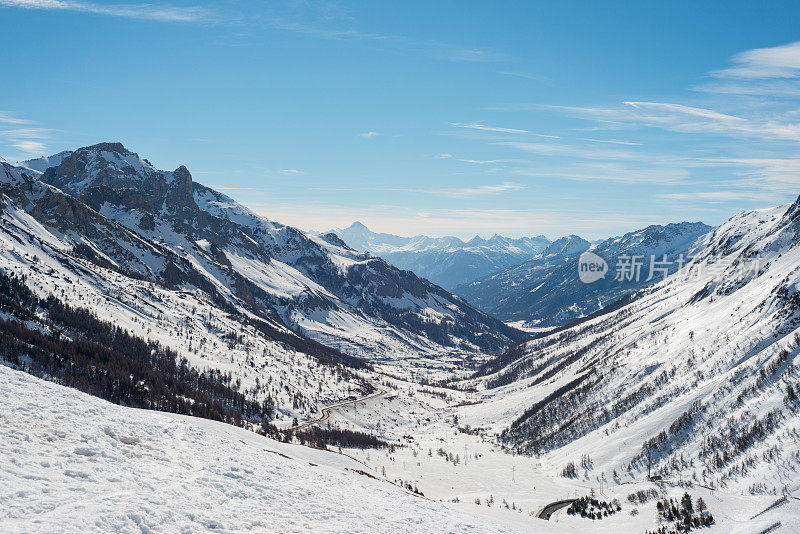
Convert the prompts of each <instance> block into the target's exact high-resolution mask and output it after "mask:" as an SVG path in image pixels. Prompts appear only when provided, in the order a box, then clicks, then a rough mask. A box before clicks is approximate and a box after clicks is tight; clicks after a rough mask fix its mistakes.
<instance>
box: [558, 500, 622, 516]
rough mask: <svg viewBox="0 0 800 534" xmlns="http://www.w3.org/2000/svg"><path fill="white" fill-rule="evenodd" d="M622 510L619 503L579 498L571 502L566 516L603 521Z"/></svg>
mask: <svg viewBox="0 0 800 534" xmlns="http://www.w3.org/2000/svg"><path fill="white" fill-rule="evenodd" d="M620 510H622V506H620V504H619V501H617V500H616V499H614V500H613V501H612V502H606V501H599V500H597V499H595V498H594V497H581V498H579V499H575V500H574V501H572V504H570V505H569V508H567V514H568V515H579V516H581V517H585V518H587V519H603V518H604V517H608V516H610V515H614V514H615V513H617V512H619V511H620Z"/></svg>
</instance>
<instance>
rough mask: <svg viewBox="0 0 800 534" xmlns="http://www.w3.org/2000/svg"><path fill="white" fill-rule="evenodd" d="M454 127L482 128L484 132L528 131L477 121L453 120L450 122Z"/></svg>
mask: <svg viewBox="0 0 800 534" xmlns="http://www.w3.org/2000/svg"><path fill="white" fill-rule="evenodd" d="M450 125H451V126H454V127H455V128H469V129H471V130H482V131H486V132H501V133H530V132H528V130H518V129H516V128H501V127H499V126H485V125H483V124H481V123H479V122H472V123H460V122H453V123H451V124H450Z"/></svg>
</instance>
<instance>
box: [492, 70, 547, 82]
mask: <svg viewBox="0 0 800 534" xmlns="http://www.w3.org/2000/svg"><path fill="white" fill-rule="evenodd" d="M500 74H502V75H504V76H513V77H515V78H524V79H526V80H533V81H536V82H542V83H552V80H551V79H550V78H548V77H547V76H542V75H540V74H531V73H529V72H522V71H501V72H500Z"/></svg>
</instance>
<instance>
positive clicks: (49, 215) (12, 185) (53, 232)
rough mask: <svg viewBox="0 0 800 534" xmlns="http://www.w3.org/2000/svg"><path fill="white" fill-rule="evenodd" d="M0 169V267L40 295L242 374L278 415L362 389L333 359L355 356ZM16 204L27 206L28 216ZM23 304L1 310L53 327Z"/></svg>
mask: <svg viewBox="0 0 800 534" xmlns="http://www.w3.org/2000/svg"><path fill="white" fill-rule="evenodd" d="M0 171H1V172H2V173H1V174H0V191H2V194H3V206H2V210H0V270H1V271H2V274H4V275H9V276H16V277H17V279H18V280H20V281H22V282H23V283H24V285H25V286H27V287H28V288H29V289H30V290H31V291H33V293H34V295H36V296H37V297H38V298H41V299H47V298H48V297H50V296H52V297H54V298H56V299H58V301H60V302H63V303H64V304H66V305H69V306H73V307H76V308H80V309H83V310H87V311H89V312H91V313H93V314H95V315H96V316H97V317H99V318H100V319H102V320H106V321H110V322H111V323H112V324H113V325H115V326H117V327H119V328H121V329H123V330H124V331H126V332H129V333H130V334H132V335H136V336H139V337H141V338H142V339H145V340H152V341H155V342H158V343H160V344H162V345H163V346H165V347H168V348H170V349H171V350H173V351H175V353H176V355H177V357H179V358H186V360H187V361H188V363H189V365H190V366H192V367H193V368H195V369H198V370H200V371H214V372H218V373H221V374H222V375H229V376H232V377H233V380H234V381H236V380H237V379H238V381H239V383H240V384H241V391H242V392H245V393H246V394H247V395H248V397H249V398H253V399H255V400H257V401H258V402H262V401H264V400H265V399H267V398H271V399H272V400H273V401H274V404H275V406H276V408H277V410H278V412H277V416H278V419H279V420H280V419H288V420H291V418H292V417H294V416H300V417H304V416H306V415H308V414H310V413H313V412H315V411H316V410H317V409H318V407H319V405H320V404H322V403H327V402H331V401H333V400H338V399H342V398H347V397H349V396H350V395H357V394H359V392H360V391H362V390H363V388H364V387H365V384H364V382H363V380H362V379H360V378H358V377H357V376H355V375H354V374H353V373H352V372H351V371H350V370H349V369H347V368H344V367H342V366H341V365H338V364H336V363H334V362H336V361H344V362H345V363H348V362H349V360H347V359H342V358H340V356H341V355H338V354H337V353H336V352H335V351H332V350H330V349H326V348H325V347H322V346H320V345H317V344H314V343H313V342H309V340H307V339H304V338H303V337H302V336H301V335H298V334H296V333H294V332H292V331H291V330H289V329H288V328H286V327H285V326H284V325H283V324H282V323H281V322H280V321H279V320H275V319H271V318H270V317H269V316H268V315H266V314H259V313H256V311H252V310H249V309H248V308H247V307H246V306H245V305H244V304H243V303H241V302H239V301H237V300H236V299H234V298H233V297H232V295H231V294H230V292H227V291H228V290H227V289H226V288H225V287H224V286H222V285H219V286H214V285H211V284H210V283H208V284H206V285H204V286H203V289H201V288H200V287H197V286H194V285H192V284H191V282H183V283H178V282H177V281H179V280H180V279H181V277H183V278H184V279H186V280H193V279H196V280H203V278H202V277H200V276H199V275H198V274H197V271H196V270H194V269H193V266H192V264H191V263H189V262H188V261H186V260H185V259H184V258H181V257H179V256H177V255H175V254H171V253H170V251H169V250H168V249H166V248H164V247H161V246H159V245H156V244H154V243H153V242H149V241H146V240H144V239H142V238H141V237H140V236H137V235H136V234H134V233H132V232H130V231H128V230H126V229H125V228H123V227H122V226H120V225H118V224H116V223H114V222H113V221H110V220H108V219H106V218H104V217H102V216H100V215H99V214H97V213H96V212H94V211H92V210H91V209H90V208H88V207H86V206H85V205H83V204H81V203H80V202H78V201H76V200H74V199H72V198H71V197H68V196H66V195H63V194H61V193H60V192H59V191H58V190H55V189H53V188H51V187H48V186H46V185H44V184H42V183H41V182H38V181H35V180H32V179H31V177H30V176H25V175H24V174H23V173H22V172H20V170H19V169H18V168H15V167H10V166H5V167H4V168H2V169H0ZM20 205H28V207H29V209H30V213H29V212H28V211H26V210H25V209H22V207H21V206H20ZM36 217H38V219H37V218H36ZM71 221H75V223H74V224H72V223H71ZM43 223H44V224H43ZM45 224H47V226H45ZM79 230H81V231H79ZM112 256H113V257H117V258H126V259H127V262H126V263H125V264H123V265H122V266H121V265H119V263H112V262H111V261H110V260H107V259H106V258H108V257H112ZM104 260H105V261H104ZM134 269H141V271H142V272H143V273H147V272H149V270H151V269H152V270H153V271H157V270H159V269H160V270H162V271H163V272H167V273H172V274H171V275H170V276H171V278H170V280H172V281H173V282H176V283H175V285H172V284H170V283H160V282H156V281H154V279H148V278H147V277H146V276H144V274H137V272H136V271H135V270H134ZM3 290H4V291H5V288H3ZM12 298H13V295H12ZM25 311H26V310H20V309H17V308H15V309H9V310H5V309H4V310H3V311H2V314H1V315H0V317H1V318H2V319H11V320H15V321H17V322H21V323H23V324H26V325H27V326H28V328H33V329H36V330H40V329H41V330H44V331H46V332H48V331H52V330H53V329H52V328H50V327H49V326H48V323H47V322H46V320H47V316H46V314H45V313H44V311H43V310H30V311H29V312H28V314H26V315H23V312H25ZM5 348H7V347H4V350H3V352H6V350H5ZM2 358H3V354H0V359H2ZM350 363H351V364H352V362H350Z"/></svg>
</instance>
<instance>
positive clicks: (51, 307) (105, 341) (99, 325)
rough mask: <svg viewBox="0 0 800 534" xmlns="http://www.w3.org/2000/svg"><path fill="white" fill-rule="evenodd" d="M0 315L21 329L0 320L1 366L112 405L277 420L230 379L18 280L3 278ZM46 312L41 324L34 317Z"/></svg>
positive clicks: (238, 420) (235, 420)
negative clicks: (43, 296)
mask: <svg viewBox="0 0 800 534" xmlns="http://www.w3.org/2000/svg"><path fill="white" fill-rule="evenodd" d="M0 309H2V310H3V311H11V312H13V314H14V316H15V317H18V318H19V320H20V321H25V323H22V322H16V321H12V320H0V360H3V361H5V362H6V363H7V364H8V365H10V366H12V367H14V368H17V369H20V370H23V371H26V372H28V373H30V374H33V375H35V376H38V377H40V378H43V379H46V380H51V381H54V382H57V383H60V384H63V385H66V386H69V387H73V388H75V389H78V390H80V391H83V392H85V393H88V394H90V395H94V396H97V397H100V398H103V399H106V400H108V401H110V402H113V403H116V404H121V405H125V406H131V407H135V408H145V409H152V410H160V411H166V412H173V413H180V414H186V415H193V416H196V417H203V418H206V419H214V420H218V421H224V422H226V423H232V424H236V425H239V426H244V425H245V424H246V422H260V421H262V420H265V419H266V420H269V419H271V418H272V417H273V415H274V406H273V405H272V402H271V400H270V399H267V400H265V401H264V402H257V401H256V400H254V399H252V398H248V397H247V396H245V395H244V394H243V393H241V392H240V391H239V390H238V389H239V385H238V382H236V381H234V380H233V378H232V376H231V375H230V374H223V373H220V372H219V371H214V372H207V373H200V372H199V371H197V370H196V369H194V368H192V367H190V366H189V365H188V362H187V360H186V359H185V358H181V359H178V357H177V354H176V353H175V352H174V351H172V350H171V349H169V348H167V347H163V346H162V345H160V344H159V343H155V342H151V341H145V340H144V339H142V338H139V337H137V336H134V335H131V334H130V333H128V332H126V331H124V330H122V329H120V328H118V327H115V326H114V325H112V324H111V323H109V322H106V321H101V320H99V319H98V318H97V317H96V316H95V315H94V314H93V313H91V312H90V311H87V310H84V309H79V308H73V307H71V306H68V305H65V304H63V303H62V302H61V301H60V300H58V299H57V298H55V297H54V296H52V295H51V296H50V297H48V298H47V299H39V298H37V297H36V296H35V295H33V293H32V292H31V291H30V290H29V289H28V287H27V286H26V285H25V284H24V282H23V281H22V280H21V279H18V278H11V277H9V276H6V275H5V274H2V273H0ZM42 311H43V312H44V314H43V316H44V317H45V318H46V319H42V318H41V316H40V315H39V314H37V313H36V312H42Z"/></svg>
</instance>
